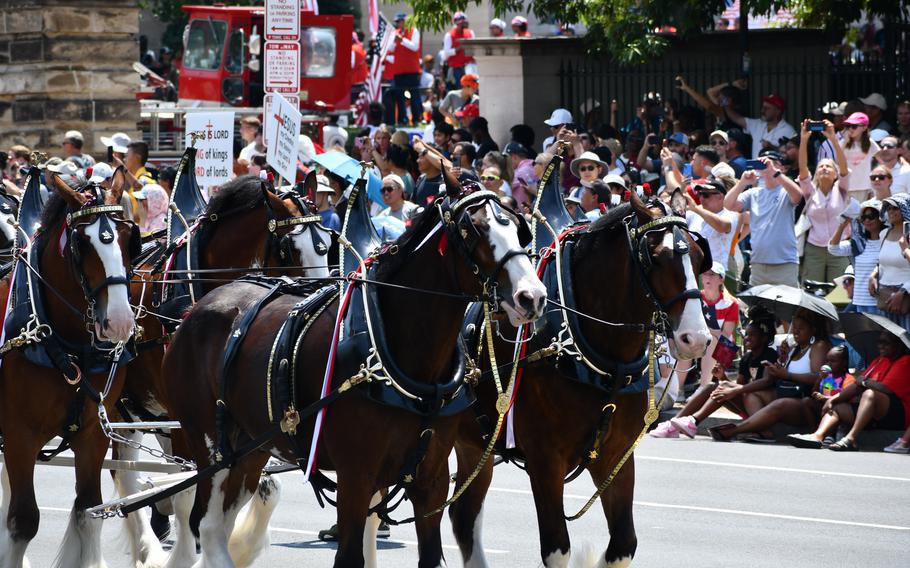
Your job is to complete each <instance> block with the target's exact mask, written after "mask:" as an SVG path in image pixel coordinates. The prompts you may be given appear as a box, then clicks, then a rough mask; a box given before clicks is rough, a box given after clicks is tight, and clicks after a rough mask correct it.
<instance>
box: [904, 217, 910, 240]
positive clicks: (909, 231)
mask: <svg viewBox="0 0 910 568" xmlns="http://www.w3.org/2000/svg"><path fill="white" fill-rule="evenodd" d="M904 237H910V221H904Z"/></svg>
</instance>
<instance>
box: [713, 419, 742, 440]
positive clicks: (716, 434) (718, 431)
mask: <svg viewBox="0 0 910 568" xmlns="http://www.w3.org/2000/svg"><path fill="white" fill-rule="evenodd" d="M733 428H736V424H733V423H730V422H728V423H727V424H719V425H717V426H714V427H713V428H708V434H711V437H712V438H713V439H714V441H715V442H730V441H731V438H730V437H728V436H725V435H724V434H723V433H724V431H725V430H732V429H733Z"/></svg>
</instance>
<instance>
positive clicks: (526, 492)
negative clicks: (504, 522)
mask: <svg viewBox="0 0 910 568" xmlns="http://www.w3.org/2000/svg"><path fill="white" fill-rule="evenodd" d="M490 491H496V492H498V493H512V494H517V495H530V496H533V493H531V492H530V491H529V490H527V489H506V488H503V487H491V488H490ZM563 497H565V498H566V499H580V500H583V501H587V500H588V499H590V496H589V495H574V494H572V493H566V494H565V495H563ZM633 503H634V504H635V505H639V506H641V507H655V508H658V509H680V510H686V511H701V512H704V513H721V514H725V515H741V516H746V517H765V518H771V519H785V520H790V521H806V522H811V523H822V524H828V525H847V526H851V527H863V528H870V529H887V530H892V531H910V527H904V526H899V525H881V524H877V523H860V522H855V521H842V520H839V519H823V518H820V517H800V516H795V515H782V514H779V513H760V512H757V511H742V510H739V509H718V508H715V507H699V506H697V505H671V504H669V503H654V502H652V501H633Z"/></svg>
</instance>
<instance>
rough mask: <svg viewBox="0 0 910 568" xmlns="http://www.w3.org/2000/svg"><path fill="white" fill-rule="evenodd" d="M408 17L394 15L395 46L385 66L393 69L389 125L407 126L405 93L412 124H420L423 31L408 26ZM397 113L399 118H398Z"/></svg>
mask: <svg viewBox="0 0 910 568" xmlns="http://www.w3.org/2000/svg"><path fill="white" fill-rule="evenodd" d="M407 19H408V15H407V14H405V13H404V12H400V13H398V14H396V15H395V45H393V46H392V48H391V49H390V50H389V54H388V56H387V57H386V61H387V62H388V63H386V65H392V68H393V69H394V71H393V73H392V99H393V101H394V105H389V106H388V107H387V108H386V118H385V121H386V124H408V123H409V120H408V103H407V97H405V96H404V93H405V91H408V92H410V93H411V121H413V123H414V124H417V123H418V122H420V117H421V115H422V114H423V100H421V97H420V77H421V76H422V75H423V67H422V66H421V64H420V30H418V29H416V28H413V27H409V26H405V22H406V21H407ZM396 109H397V111H398V112H397V114H396V112H395V111H396Z"/></svg>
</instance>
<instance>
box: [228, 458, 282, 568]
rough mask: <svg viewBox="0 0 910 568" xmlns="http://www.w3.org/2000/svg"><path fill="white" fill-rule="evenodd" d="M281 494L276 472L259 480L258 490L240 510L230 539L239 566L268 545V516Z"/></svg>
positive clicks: (247, 562)
mask: <svg viewBox="0 0 910 568" xmlns="http://www.w3.org/2000/svg"><path fill="white" fill-rule="evenodd" d="M280 497H281V482H280V481H279V480H278V478H277V477H276V476H274V475H264V476H262V478H261V479H260V480H259V487H258V488H257V490H256V494H255V495H253V498H252V499H251V500H250V502H249V503H248V504H247V506H246V507H244V508H243V510H242V511H241V512H240V517H239V518H238V519H237V522H236V523H235V524H234V531H233V532H232V533H231V539H230V542H229V543H228V550H229V551H230V554H231V559H233V560H234V563H235V564H236V565H237V568H245V567H246V566H250V565H252V564H253V561H255V560H256V558H257V557H258V556H259V555H260V554H261V553H262V551H263V550H266V549H267V548H268V547H269V543H270V541H269V519H270V518H271V517H272V513H273V512H274V511H275V507H276V506H277V505H278V500H279V498H280Z"/></svg>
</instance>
